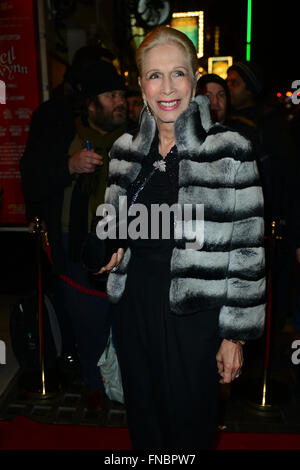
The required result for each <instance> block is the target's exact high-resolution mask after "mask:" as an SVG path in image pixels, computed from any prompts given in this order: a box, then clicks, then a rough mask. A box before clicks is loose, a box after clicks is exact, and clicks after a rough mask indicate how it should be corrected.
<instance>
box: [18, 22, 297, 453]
mask: <svg viewBox="0 0 300 470" xmlns="http://www.w3.org/2000/svg"><path fill="white" fill-rule="evenodd" d="M113 59H114V57H113V56H112V55H111V54H110V53H109V52H108V51H106V50H105V49H102V48H100V47H95V46H92V47H89V46H87V47H85V48H82V49H81V50H79V51H78V52H77V54H76V55H75V57H74V60H73V62H72V64H71V66H70V68H69V69H68V71H67V73H66V75H65V80H64V82H63V84H62V85H61V86H60V87H59V89H58V90H56V92H55V93H54V94H53V97H52V98H51V99H50V100H49V101H47V102H45V103H43V104H42V105H40V107H39V108H38V109H37V110H36V111H35V112H34V114H33V117H32V121H31V126H30V133H29V138H28V142H27V145H26V149H25V152H24V155H23V157H22V159H21V162H20V169H21V175H22V185H23V193H24V200H25V206H26V215H27V218H28V222H29V226H30V227H32V225H31V224H32V221H33V219H34V217H35V216H39V218H40V219H41V220H42V222H43V224H44V226H45V227H46V230H47V232H48V238H49V243H50V248H51V262H52V268H53V286H52V288H53V298H54V302H55V309H56V312H57V315H58V318H59V322H60V327H61V332H62V340H63V354H62V357H61V358H60V363H59V367H60V369H61V371H62V373H65V374H66V375H67V374H68V373H69V372H70V371H73V370H74V364H75V365H76V366H78V368H79V370H80V374H81V376H82V379H83V381H84V383H85V384H86V390H87V394H86V396H87V403H88V406H89V407H90V408H93V409H102V408H105V407H106V406H107V400H108V399H107V397H106V394H105V391H104V385H103V380H102V377H101V373H100V369H99V367H98V361H99V358H100V357H101V355H102V353H103V351H104V349H105V346H106V344H107V339H108V336H109V332H110V329H111V328H112V329H113V334H114V341H115V345H116V350H117V354H118V359H119V363H120V368H121V374H122V383H123V389H124V397H125V406H126V411H127V417H128V426H129V431H130V436H131V440H132V444H133V448H135V449H170V448H173V449H175V448H177V449H178V448H180V449H188V448H190V449H196V448H199V449H202V448H203V449H207V448H210V446H211V443H212V439H213V435H214V431H215V429H216V420H217V412H218V397H219V394H220V384H226V383H230V382H231V381H232V380H235V379H236V378H237V377H238V376H239V375H240V374H241V371H242V366H243V344H244V342H245V341H250V340H255V339H256V338H259V337H261V336H262V334H263V331H264V322H265V307H266V282H265V281H266V267H268V253H267V250H266V251H265V249H266V242H265V239H266V238H268V237H271V236H272V230H271V229H272V223H273V222H275V223H276V234H278V236H281V235H283V239H282V243H281V244H280V248H279V249H278V251H277V252H276V270H275V272H274V278H275V285H277V286H280V289H279V288H277V289H276V288H275V294H274V308H275V309H276V317H275V318H276V321H275V322H276V327H277V328H283V327H284V324H285V320H286V314H287V312H286V304H287V298H289V293H290V288H291V282H292V273H293V264H294V259H295V253H296V254H297V256H298V258H297V260H298V259H299V261H298V262H300V255H299V250H300V248H299V246H300V229H299V219H298V207H299V206H298V197H297V192H296V190H295V188H296V186H294V185H293V184H291V175H294V176H295V175H297V172H296V171H295V168H296V166H294V164H295V161H296V159H295V158H294V149H293V146H292V140H291V138H290V136H289V130H288V128H287V123H286V122H285V120H284V119H283V118H282V116H281V114H280V112H279V110H278V109H277V108H276V107H274V106H271V105H269V104H266V103H264V102H263V101H262V100H261V98H260V97H261V93H262V90H263V78H262V77H261V74H260V71H259V69H258V68H257V67H256V66H254V64H252V63H250V62H236V63H234V64H233V65H232V66H231V67H230V68H229V69H228V71H227V79H226V80H224V79H223V78H221V77H220V76H218V75H216V74H205V75H202V76H201V77H200V74H199V71H198V59H197V54H196V51H195V48H194V46H193V44H192V42H191V41H190V40H189V39H188V38H187V36H185V35H184V34H183V33H181V32H179V31H177V30H174V29H173V28H166V27H159V28H156V29H154V30H153V31H152V32H151V33H149V34H148V35H147V36H146V38H145V39H144V41H143V43H142V44H141V46H140V47H139V49H138V51H137V56H136V60H137V68H138V76H139V79H138V84H137V89H135V90H128V89H127V87H126V85H125V82H124V80H123V78H122V77H121V75H120V74H119V73H118V72H117V70H116V68H115V67H114V65H113ZM295 178H296V176H295ZM121 196H126V197H127V201H128V207H132V206H134V205H135V203H138V204H142V205H143V206H144V207H146V208H147V209H148V213H149V214H150V213H151V208H152V207H153V206H154V205H161V204H164V205H166V206H168V207H171V206H172V205H174V204H178V205H179V206H181V207H183V206H184V205H187V204H191V205H192V206H193V208H194V211H193V213H192V216H191V218H192V220H189V221H185V220H184V221H178V220H177V219H176V216H174V215H172V213H171V217H170V220H169V228H170V231H169V234H170V236H169V237H168V238H166V239H165V238H164V236H163V233H161V232H159V236H158V238H156V239H151V237H150V238H147V239H144V238H143V237H140V238H136V239H133V238H130V237H128V239H127V240H126V243H123V244H121V243H120V245H119V246H118V244H117V245H115V249H114V250H113V251H112V253H111V256H109V258H108V259H107V260H106V261H105V263H104V264H103V265H102V264H100V265H99V263H98V261H97V255H95V257H94V258H93V256H92V259H91V260H90V264H91V265H90V266H87V265H86V264H84V263H83V262H82V253H83V250H84V248H86V246H87V243H90V240H93V249H96V251H97V249H98V250H99V251H100V250H101V249H102V248H103V241H102V240H99V239H98V237H97V240H96V241H95V238H91V237H90V235H95V233H96V232H97V230H98V229H99V223H100V225H101V224H103V222H104V221H105V218H104V219H102V220H101V219H99V217H97V216H96V210H97V207H98V206H99V205H101V204H103V203H107V204H112V205H113V206H115V207H116V209H117V206H118V202H119V198H120V197H121ZM199 204H204V241H203V246H202V248H201V249H200V250H197V249H190V248H186V244H187V243H188V242H191V241H194V240H195V236H196V235H195V232H194V231H193V227H196V229H198V230H200V229H201V227H202V225H201V224H200V221H199V220H198V219H197V217H196V216H195V213H194V212H195V207H196V206H197V205H199ZM117 210H118V209H117ZM148 222H149V227H150V228H151V222H152V225H153V220H152V221H151V217H150V218H149V221H148ZM296 222H297V223H296ZM179 227H181V228H182V232H181V238H178V237H177V231H178V228H179ZM277 230H278V232H277ZM149 232H150V230H149ZM196 232H197V230H196ZM296 249H297V251H296ZM95 253H96V252H95ZM265 254H266V255H267V257H266V260H267V265H266V267H265ZM97 263H98V264H97ZM66 279H70V280H71V281H72V282H71V283H70V282H69V283H68V282H66ZM299 298H300V295H299ZM298 304H299V302H298ZM298 304H297V305H298ZM297 308H298V307H297ZM298 310H300V308H298ZM295 319H296V320H295V327H297V328H298V327H299V331H300V320H299V319H300V313H299V314H295ZM199 423H201V425H199Z"/></svg>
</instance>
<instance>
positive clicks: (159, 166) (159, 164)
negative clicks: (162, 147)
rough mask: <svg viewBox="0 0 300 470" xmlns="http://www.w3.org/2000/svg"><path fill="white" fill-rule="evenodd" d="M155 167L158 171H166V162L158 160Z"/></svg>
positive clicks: (154, 164)
mask: <svg viewBox="0 0 300 470" xmlns="http://www.w3.org/2000/svg"><path fill="white" fill-rule="evenodd" d="M153 166H154V168H155V169H156V170H159V171H166V162H165V161H164V160H157V161H156V162H154V163H153Z"/></svg>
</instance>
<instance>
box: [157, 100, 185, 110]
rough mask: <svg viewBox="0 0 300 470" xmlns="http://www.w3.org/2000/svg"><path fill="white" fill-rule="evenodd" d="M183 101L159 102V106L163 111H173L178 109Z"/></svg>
mask: <svg viewBox="0 0 300 470" xmlns="http://www.w3.org/2000/svg"><path fill="white" fill-rule="evenodd" d="M180 102H181V100H180V99H178V100H172V101H158V102H157V103H158V106H159V108H160V109H162V110H163V111H173V110H174V109H177V108H178V106H179V105H180Z"/></svg>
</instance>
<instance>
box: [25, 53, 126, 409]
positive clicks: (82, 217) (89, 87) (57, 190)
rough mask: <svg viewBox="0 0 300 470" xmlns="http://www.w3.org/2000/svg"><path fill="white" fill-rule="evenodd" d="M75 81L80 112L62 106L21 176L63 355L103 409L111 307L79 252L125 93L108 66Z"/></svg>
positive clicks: (33, 146)
mask: <svg viewBox="0 0 300 470" xmlns="http://www.w3.org/2000/svg"><path fill="white" fill-rule="evenodd" d="M80 76H81V78H80V82H79V83H78V89H79V90H80V96H81V108H80V113H78V112H72V109H71V108H68V113H67V114H66V113H64V112H63V108H61V114H59V113H58V112H57V111H56V112H55V119H53V121H52V122H51V123H50V122H48V121H47V125H46V128H44V129H43V130H42V132H41V133H40V135H39V136H38V135H37V134H36V133H35V134H34V135H33V134H31V133H30V135H29V139H28V142H27V146H26V149H25V152H24V154H23V157H22V159H21V161H20V170H21V176H22V185H23V194H24V199H25V205H26V213H27V218H28V221H29V222H30V221H31V220H33V218H34V217H35V216H39V218H40V220H42V221H43V222H44V224H45V226H46V229H47V232H48V238H49V243H50V248H51V257H52V263H53V273H54V292H53V293H54V301H55V308H56V311H57V314H58V316H59V319H60V323H61V328H62V332H63V334H62V337H63V343H64V344H63V356H64V357H65V356H67V357H72V358H73V357H78V360H79V365H80V369H81V377H82V379H83V382H84V383H85V385H86V387H87V406H88V407H89V408H92V409H101V408H103V407H104V406H105V402H106V397H105V394H104V387H103V383H102V378H101V375H100V370H99V367H98V366H97V364H98V361H99V358H100V357H101V354H102V352H103V350H104V348H105V346H106V343H107V338H108V333H109V327H110V320H109V318H110V317H109V303H108V301H107V299H106V295H105V292H104V288H105V285H103V287H101V283H96V284H95V283H94V282H93V281H92V280H91V276H90V275H89V273H88V272H87V271H86V269H84V267H83V265H82V259H81V250H82V246H83V243H84V241H85V239H86V237H87V235H88V233H89V232H90V231H91V229H92V224H93V219H94V218H95V215H96V209H97V207H98V205H99V204H101V203H103V202H104V193H105V190H106V183H107V173H108V152H109V150H110V148H111V146H112V145H113V143H114V141H115V140H116V139H117V138H118V137H119V136H121V135H122V134H123V133H124V132H125V129H126V114H127V107H126V106H127V105H126V97H125V92H126V87H125V83H124V80H123V78H122V77H121V76H120V75H119V74H118V73H117V71H116V69H115V67H114V66H113V65H112V64H111V63H109V62H108V61H107V60H97V59H96V58H95V59H93V60H91V61H89V63H87V64H84V65H83V66H82V68H81V70H80ZM56 110H57V108H56ZM53 115H54V114H53ZM71 331H72V333H73V344H70V334H69V335H68V334H67V332H69V333H70V332H71ZM64 333H66V334H64ZM64 340H65V341H64ZM72 360H73V359H72ZM64 370H65V369H64Z"/></svg>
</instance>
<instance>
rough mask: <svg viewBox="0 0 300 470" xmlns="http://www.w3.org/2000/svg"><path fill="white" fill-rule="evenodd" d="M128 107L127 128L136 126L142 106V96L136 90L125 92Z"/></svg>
mask: <svg viewBox="0 0 300 470" xmlns="http://www.w3.org/2000/svg"><path fill="white" fill-rule="evenodd" d="M126 99H127V109H128V130H132V131H135V130H136V129H137V128H138V123H139V118H140V114H141V111H142V108H143V98H142V95H141V93H140V92H139V91H138V90H128V91H127V93H126Z"/></svg>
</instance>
